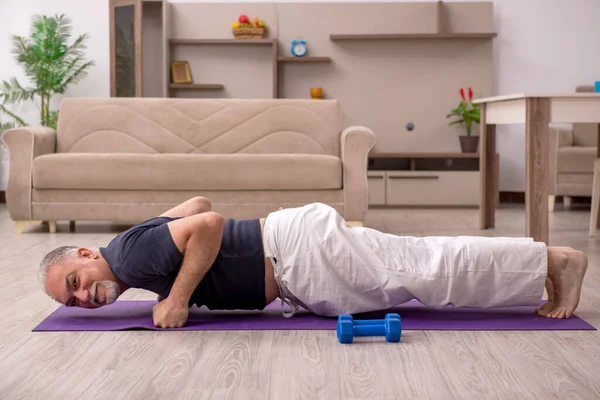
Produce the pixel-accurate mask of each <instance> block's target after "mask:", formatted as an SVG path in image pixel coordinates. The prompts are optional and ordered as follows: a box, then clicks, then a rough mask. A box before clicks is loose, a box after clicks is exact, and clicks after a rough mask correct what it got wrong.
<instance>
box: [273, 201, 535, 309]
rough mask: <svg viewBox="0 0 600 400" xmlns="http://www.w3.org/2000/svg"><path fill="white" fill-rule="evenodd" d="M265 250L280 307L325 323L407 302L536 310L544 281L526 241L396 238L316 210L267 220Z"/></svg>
mask: <svg viewBox="0 0 600 400" xmlns="http://www.w3.org/2000/svg"><path fill="white" fill-rule="evenodd" d="M264 247H265V254H266V256H267V257H270V259H271V261H272V262H273V265H274V267H275V278H276V280H277V283H278V285H279V289H280V293H281V298H282V300H287V302H288V304H290V303H291V305H292V306H295V307H294V308H295V310H297V307H298V305H300V306H302V307H304V308H306V309H307V310H309V311H312V312H314V313H316V314H319V315H324V316H337V315H339V314H345V313H350V314H354V313H360V312H366V311H376V310H384V309H387V308H389V307H392V306H396V305H399V304H402V303H405V302H407V301H409V300H412V299H417V300H419V301H420V302H421V303H423V304H424V305H426V306H429V307H432V308H440V307H445V306H448V305H453V306H455V307H501V306H521V305H537V304H538V303H539V301H540V299H541V298H542V295H543V292H544V283H545V279H546V274H547V249H546V245H545V244H544V243H540V242H534V241H533V240H532V239H530V238H487V237H470V236H459V237H424V238H418V237H405V236H396V235H391V234H386V233H382V232H379V231H376V230H373V229H370V228H357V227H353V228H350V227H348V226H347V225H346V223H345V221H344V219H343V218H342V217H341V216H340V215H339V214H338V213H337V212H336V210H335V209H334V208H332V207H330V206H327V205H325V204H321V203H314V204H309V205H306V206H304V207H299V208H291V209H284V210H280V211H277V212H274V213H271V214H269V215H268V217H267V218H266V221H265V227H264ZM294 312H295V311H294ZM292 315H293V313H292Z"/></svg>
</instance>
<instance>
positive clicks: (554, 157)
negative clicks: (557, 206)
mask: <svg viewBox="0 0 600 400" xmlns="http://www.w3.org/2000/svg"><path fill="white" fill-rule="evenodd" d="M548 146H549V149H548V150H549V152H548V153H549V154H548V157H549V159H548V194H550V195H553V196H556V195H557V193H556V185H557V183H556V182H557V177H558V150H559V149H560V148H561V147H570V146H573V131H572V130H571V129H565V128H556V127H550V138H549V143H548Z"/></svg>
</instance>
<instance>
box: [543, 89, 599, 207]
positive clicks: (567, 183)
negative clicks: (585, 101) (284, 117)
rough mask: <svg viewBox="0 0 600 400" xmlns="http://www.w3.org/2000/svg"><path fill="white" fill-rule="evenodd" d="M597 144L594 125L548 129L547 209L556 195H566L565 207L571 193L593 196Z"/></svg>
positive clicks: (553, 201) (573, 194)
mask: <svg viewBox="0 0 600 400" xmlns="http://www.w3.org/2000/svg"><path fill="white" fill-rule="evenodd" d="M576 91H577V92H593V91H594V87H593V86H579V87H577V89H576ZM597 143H598V125H597V124H573V129H564V128H551V129H550V163H549V173H548V177H549V180H550V182H549V185H548V194H549V195H550V198H549V209H550V211H553V210H554V204H555V201H556V196H563V197H564V198H565V201H564V203H565V206H566V207H567V208H568V207H569V205H570V198H571V197H572V196H581V197H591V196H592V186H593V183H594V161H595V160H596V158H597Z"/></svg>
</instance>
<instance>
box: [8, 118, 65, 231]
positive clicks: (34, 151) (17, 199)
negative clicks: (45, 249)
mask: <svg viewBox="0 0 600 400" xmlns="http://www.w3.org/2000/svg"><path fill="white" fill-rule="evenodd" d="M2 141H3V142H4V144H5V145H6V147H7V148H8V154H9V156H10V161H9V169H8V174H9V175H8V185H7V187H6V204H7V206H8V212H9V214H10V217H11V218H12V219H13V220H14V221H22V220H31V219H33V218H32V215H31V186H32V175H31V174H32V170H33V159H34V158H35V157H37V156H41V155H43V154H49V153H54V152H56V132H55V131H54V129H52V128H48V127H44V126H35V127H33V126H31V127H29V126H28V127H23V128H14V129H9V130H8V131H6V132H4V134H3V135H2Z"/></svg>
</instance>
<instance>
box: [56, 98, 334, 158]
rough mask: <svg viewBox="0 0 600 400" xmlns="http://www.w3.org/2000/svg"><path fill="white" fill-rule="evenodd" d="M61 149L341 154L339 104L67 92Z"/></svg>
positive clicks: (61, 119)
mask: <svg viewBox="0 0 600 400" xmlns="http://www.w3.org/2000/svg"><path fill="white" fill-rule="evenodd" d="M57 151H58V152H61V153H66V152H71V153H184V154H186V153H187V154H193V153H196V154H233V153H304V154H324V155H333V156H337V157H339V156H340V122H339V107H338V102H337V101H336V100H311V99H173V98H68V99H64V100H63V101H62V103H61V106H60V114H59V120H58V128H57Z"/></svg>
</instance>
